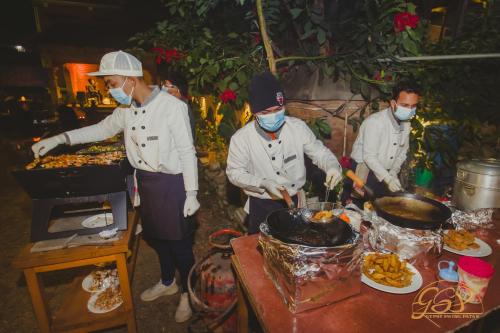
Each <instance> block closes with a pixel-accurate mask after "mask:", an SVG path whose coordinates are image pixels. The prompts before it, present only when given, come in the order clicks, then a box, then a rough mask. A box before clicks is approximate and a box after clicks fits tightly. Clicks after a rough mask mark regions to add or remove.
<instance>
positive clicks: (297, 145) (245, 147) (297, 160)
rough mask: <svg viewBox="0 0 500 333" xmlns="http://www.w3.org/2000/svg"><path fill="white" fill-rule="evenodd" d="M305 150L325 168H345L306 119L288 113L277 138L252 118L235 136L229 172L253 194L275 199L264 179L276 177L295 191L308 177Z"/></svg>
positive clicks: (290, 190) (235, 181)
mask: <svg viewBox="0 0 500 333" xmlns="http://www.w3.org/2000/svg"><path fill="white" fill-rule="evenodd" d="M304 153H305V154H306V155H307V156H309V158H311V160H312V161H313V163H314V164H315V165H317V166H318V167H319V168H320V169H322V170H323V171H325V172H326V171H327V170H329V169H330V168H337V169H338V170H339V172H341V167H340V164H339V162H338V160H337V158H336V157H335V156H334V155H333V153H332V152H331V151H330V150H329V149H328V148H326V147H325V146H324V145H323V143H322V142H321V141H319V140H318V139H316V136H315V135H314V133H313V132H312V131H311V129H309V127H308V126H307V124H306V123H305V122H303V121H302V120H300V119H298V118H294V117H285V124H284V125H283V127H282V128H281V130H280V131H279V133H278V135H277V139H275V140H271V138H269V136H268V135H267V134H265V133H264V132H263V131H262V129H261V128H260V127H259V126H258V125H257V123H256V122H255V121H252V122H249V123H248V124H247V125H245V126H244V127H243V128H241V129H239V130H238V131H237V132H236V133H235V134H234V135H233V136H232V138H231V142H230V145H229V154H228V158H227V168H226V173H227V176H228V178H229V181H231V183H233V184H234V185H236V186H238V187H241V188H243V190H244V192H245V193H246V194H247V195H249V196H253V197H257V198H262V199H271V196H270V195H269V194H268V193H267V192H266V191H265V190H264V189H262V188H260V187H259V186H260V184H261V182H262V180H263V179H272V180H274V181H276V182H277V183H278V184H280V185H283V186H285V187H286V189H287V191H288V192H289V193H290V195H295V194H296V193H297V192H298V191H299V190H300V189H301V188H302V186H304V183H305V181H306V168H305V164H304Z"/></svg>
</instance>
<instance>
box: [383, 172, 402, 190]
mask: <svg viewBox="0 0 500 333" xmlns="http://www.w3.org/2000/svg"><path fill="white" fill-rule="evenodd" d="M384 182H385V183H386V184H387V187H388V188H389V191H391V192H399V191H402V190H403V187H402V186H401V183H400V182H399V179H398V178H397V177H394V176H387V177H385V179H384Z"/></svg>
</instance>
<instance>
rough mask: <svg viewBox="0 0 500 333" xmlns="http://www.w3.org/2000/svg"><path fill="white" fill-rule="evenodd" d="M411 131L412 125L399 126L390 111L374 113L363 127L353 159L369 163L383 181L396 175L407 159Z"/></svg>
mask: <svg viewBox="0 0 500 333" xmlns="http://www.w3.org/2000/svg"><path fill="white" fill-rule="evenodd" d="M410 130H411V125H410V122H409V121H404V122H401V123H399V124H398V122H397V121H396V119H395V118H394V116H393V112H392V110H391V109H390V108H387V109H385V110H383V111H380V112H377V113H374V114H372V115H370V116H369V117H368V118H366V119H365V120H364V121H363V123H362V124H361V127H360V129H359V133H358V137H357V138H356V141H354V145H353V147H352V153H351V158H352V159H353V160H355V161H356V162H357V163H358V164H359V163H365V164H366V166H367V167H368V168H369V169H370V170H372V171H373V173H374V174H375V176H376V177H377V179H378V180H380V181H382V180H384V179H385V178H386V177H387V176H389V174H390V175H393V176H396V175H397V174H398V173H399V171H400V170H401V165H402V164H403V162H404V161H405V160H406V154H407V152H408V148H409V142H410Z"/></svg>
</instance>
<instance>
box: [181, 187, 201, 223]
mask: <svg viewBox="0 0 500 333" xmlns="http://www.w3.org/2000/svg"><path fill="white" fill-rule="evenodd" d="M196 194H197V191H189V192H186V201H185V202H184V217H188V216H191V215H193V214H194V213H196V211H197V210H198V209H200V203H199V202H198V199H196Z"/></svg>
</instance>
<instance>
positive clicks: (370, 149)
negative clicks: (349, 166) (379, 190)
mask: <svg viewBox="0 0 500 333" xmlns="http://www.w3.org/2000/svg"><path fill="white" fill-rule="evenodd" d="M361 130H363V131H364V133H363V138H364V139H363V162H364V163H365V164H366V166H367V167H368V168H369V169H370V170H371V171H373V173H374V174H375V177H377V179H378V180H379V181H382V180H384V179H386V178H387V177H388V176H389V172H387V170H386V169H385V168H384V166H383V165H382V164H381V163H380V161H379V160H378V150H379V146H380V144H381V143H380V132H381V131H382V130H383V129H382V128H381V127H380V126H379V124H378V123H376V122H370V123H367V124H366V126H362V129H361Z"/></svg>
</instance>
